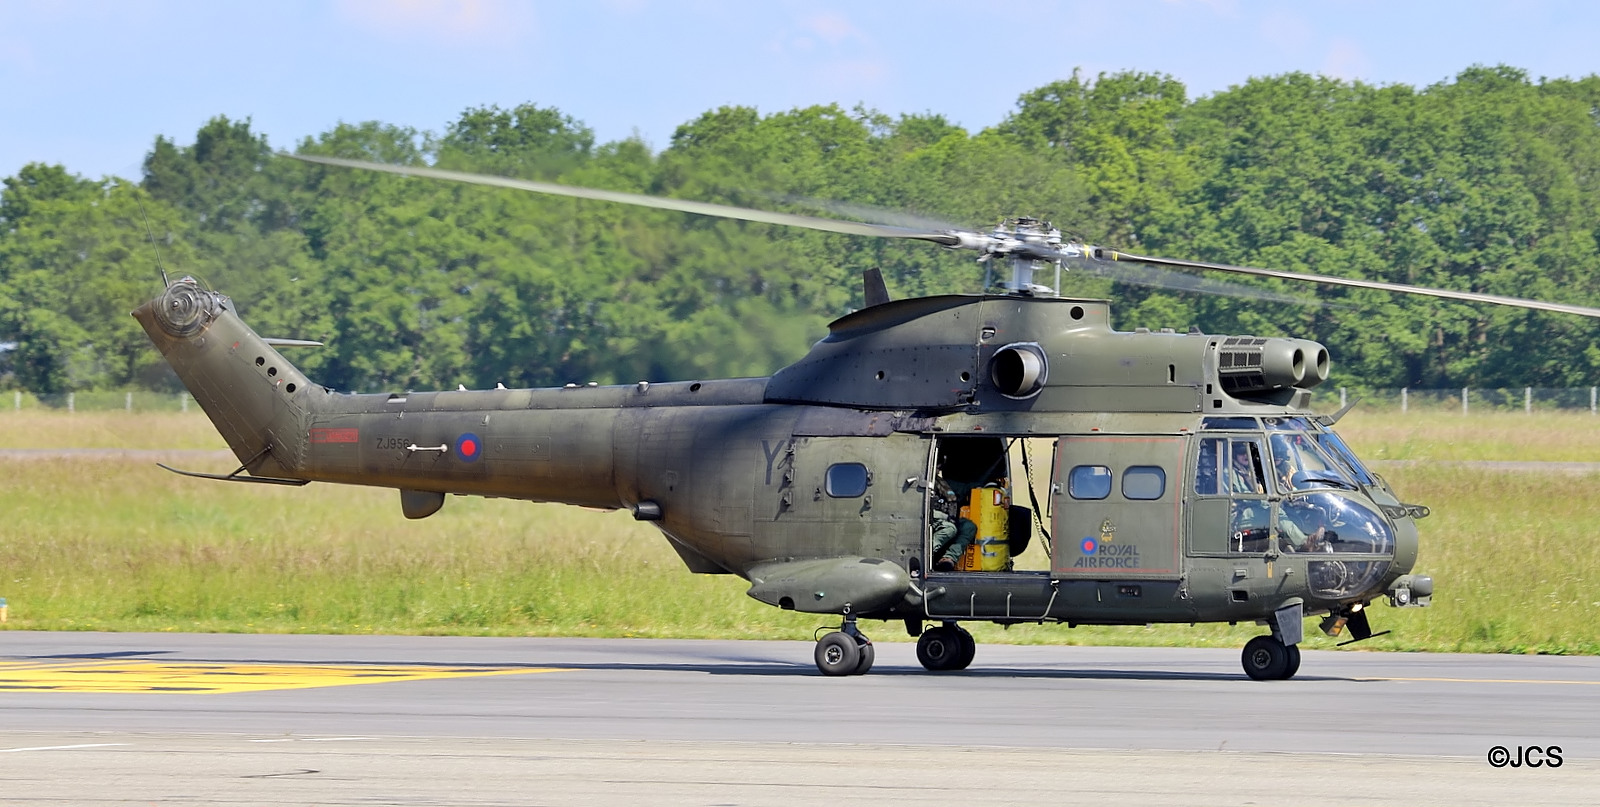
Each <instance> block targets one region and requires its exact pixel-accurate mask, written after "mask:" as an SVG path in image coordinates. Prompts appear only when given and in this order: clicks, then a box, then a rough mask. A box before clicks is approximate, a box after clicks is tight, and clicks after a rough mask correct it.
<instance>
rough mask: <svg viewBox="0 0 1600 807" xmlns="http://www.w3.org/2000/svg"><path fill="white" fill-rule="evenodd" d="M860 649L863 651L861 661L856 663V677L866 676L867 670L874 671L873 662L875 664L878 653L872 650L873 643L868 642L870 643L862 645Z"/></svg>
mask: <svg viewBox="0 0 1600 807" xmlns="http://www.w3.org/2000/svg"><path fill="white" fill-rule="evenodd" d="M860 649H861V660H860V661H858V662H856V671H855V673H854V674H855V675H866V674H867V670H870V669H872V662H873V660H874V659H876V658H877V656H878V651H876V650H873V649H872V643H871V642H868V643H866V644H864V645H860Z"/></svg>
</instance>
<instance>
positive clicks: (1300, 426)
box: [1261, 417, 1312, 432]
mask: <svg viewBox="0 0 1600 807" xmlns="http://www.w3.org/2000/svg"><path fill="white" fill-rule="evenodd" d="M1261 423H1262V425H1264V426H1266V427H1267V429H1268V430H1270V431H1296V432H1303V431H1311V430H1312V429H1311V422H1310V421H1308V420H1306V419H1305V418H1298V417H1297V418H1262V419H1261Z"/></svg>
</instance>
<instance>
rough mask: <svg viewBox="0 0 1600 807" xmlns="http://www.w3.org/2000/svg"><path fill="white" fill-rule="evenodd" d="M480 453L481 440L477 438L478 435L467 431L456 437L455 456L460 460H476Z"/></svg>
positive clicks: (481, 447) (481, 451) (481, 450)
mask: <svg viewBox="0 0 1600 807" xmlns="http://www.w3.org/2000/svg"><path fill="white" fill-rule="evenodd" d="M482 454H483V441H482V440H479V439H478V435H476V434H473V433H472V432H467V433H466V434H463V435H461V436H460V437H457V438H456V456H457V457H460V458H461V461H462V462H477V461H478V457H479V456H480V455H482Z"/></svg>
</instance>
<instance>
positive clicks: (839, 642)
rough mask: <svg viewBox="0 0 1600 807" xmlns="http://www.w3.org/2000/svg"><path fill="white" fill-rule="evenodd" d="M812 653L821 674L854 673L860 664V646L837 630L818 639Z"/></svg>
mask: <svg viewBox="0 0 1600 807" xmlns="http://www.w3.org/2000/svg"><path fill="white" fill-rule="evenodd" d="M814 655H815V657H816V661H817V669H819V670H821V671H822V674H823V675H855V673H856V667H858V666H860V665H861V647H860V646H859V645H857V644H856V640H855V639H852V638H850V637H849V636H846V635H845V634H843V633H840V632H839V631H834V632H833V633H830V634H828V635H827V636H824V637H822V638H821V639H820V640H818V641H817V651H816V653H815V654H814Z"/></svg>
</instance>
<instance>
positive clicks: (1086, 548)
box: [1078, 538, 1100, 555]
mask: <svg viewBox="0 0 1600 807" xmlns="http://www.w3.org/2000/svg"><path fill="white" fill-rule="evenodd" d="M1078 548H1079V549H1082V550H1083V554H1085V555H1093V554H1094V553H1095V550H1097V549H1099V548H1100V543H1099V542H1098V541H1096V540H1095V539H1093V538H1085V539H1083V543H1081V544H1078Z"/></svg>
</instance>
